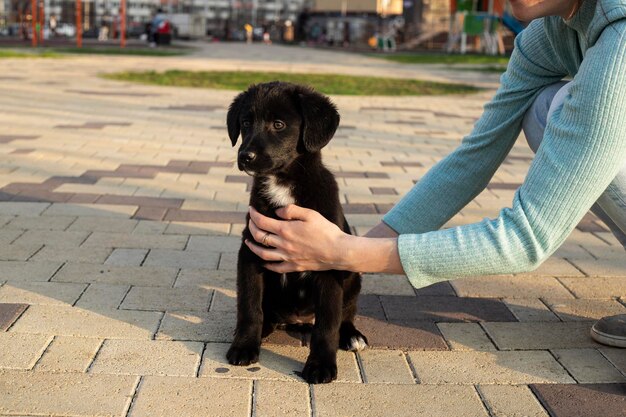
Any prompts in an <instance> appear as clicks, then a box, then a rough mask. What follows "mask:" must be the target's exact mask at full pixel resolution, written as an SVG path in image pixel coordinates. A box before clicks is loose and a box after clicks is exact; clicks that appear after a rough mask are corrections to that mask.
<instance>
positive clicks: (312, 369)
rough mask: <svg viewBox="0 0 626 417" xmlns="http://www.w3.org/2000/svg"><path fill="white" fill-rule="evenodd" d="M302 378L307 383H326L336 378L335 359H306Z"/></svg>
mask: <svg viewBox="0 0 626 417" xmlns="http://www.w3.org/2000/svg"><path fill="white" fill-rule="evenodd" d="M302 378H304V380H305V381H306V382H308V383H309V384H327V383H329V382H332V381H334V380H335V379H337V363H336V362H335V361H321V360H316V359H311V358H309V359H307V361H306V364H305V365H304V369H303V370H302Z"/></svg>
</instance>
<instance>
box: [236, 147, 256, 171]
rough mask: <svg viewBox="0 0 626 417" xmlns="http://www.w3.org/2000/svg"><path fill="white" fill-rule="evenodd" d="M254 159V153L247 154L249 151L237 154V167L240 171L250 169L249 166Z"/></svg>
mask: <svg viewBox="0 0 626 417" xmlns="http://www.w3.org/2000/svg"><path fill="white" fill-rule="evenodd" d="M255 159H256V153H254V152H249V151H244V152H239V156H238V157H237V165H239V169H240V170H244V169H246V168H249V167H250V164H252V163H253V162H254V161H255Z"/></svg>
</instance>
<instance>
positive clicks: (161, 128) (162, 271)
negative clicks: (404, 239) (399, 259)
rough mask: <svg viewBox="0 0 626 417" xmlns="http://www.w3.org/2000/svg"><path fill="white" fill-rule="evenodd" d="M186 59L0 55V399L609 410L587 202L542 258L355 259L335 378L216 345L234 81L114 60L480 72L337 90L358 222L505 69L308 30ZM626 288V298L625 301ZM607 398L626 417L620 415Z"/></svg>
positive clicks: (84, 406)
mask: <svg viewBox="0 0 626 417" xmlns="http://www.w3.org/2000/svg"><path fill="white" fill-rule="evenodd" d="M198 46H200V49H199V50H198V51H197V52H195V53H194V54H192V55H190V56H184V57H168V58H150V57H111V56H99V57H89V56H81V57H69V58H61V59H3V60H0V68H2V71H1V72H0V92H1V93H0V126H1V128H0V153H1V154H2V156H3V157H2V159H1V162H0V173H1V175H0V187H1V188H0V200H1V202H0V227H1V233H0V369H2V370H1V371H0V415H69V416H95V415H116V416H125V415H131V416H143V415H153V416H157V415H158V416H173V415H176V416H187V415H188V416H257V417H258V416H278V415H289V416H310V415H315V416H353V415H354V416H387V415H388V416H420V415H424V416H522V415H525V416H547V415H548V411H549V413H551V415H553V416H574V415H580V416H592V415H598V416H609V415H621V414H623V413H625V412H626V400H624V398H625V397H624V395H625V394H626V384H625V382H626V378H625V374H626V354H625V353H624V351H623V350H618V349H611V348H606V347H602V346H601V345H598V344H596V343H594V342H593V341H592V340H591V339H590V337H589V328H590V326H591V324H592V323H593V320H594V319H597V318H599V317H602V316H605V315H611V314H618V313H624V312H626V308H625V307H624V303H625V301H626V300H625V298H624V297H625V296H626V257H625V256H624V250H623V248H622V247H621V246H620V245H619V243H618V242H617V241H616V240H615V239H614V238H613V236H612V235H611V234H610V233H609V232H608V231H607V229H606V227H605V226H604V225H603V224H602V223H601V222H599V221H598V220H597V219H595V218H594V217H593V216H591V215H589V216H588V217H587V218H585V220H584V221H583V222H582V223H581V224H580V225H579V226H578V228H577V229H576V230H575V231H574V232H573V234H572V235H571V236H570V237H569V238H568V240H567V242H566V244H565V245H564V246H563V247H562V248H561V249H559V250H558V251H557V252H556V253H555V254H554V255H553V256H552V257H551V258H550V259H549V260H548V261H547V262H545V263H544V264H543V265H542V266H541V267H540V268H539V269H538V270H536V271H534V272H532V273H528V274H523V275H518V276H499V277H478V278H472V279H465V280H456V281H452V282H450V283H443V284H438V285H435V286H432V287H428V288H424V289H420V290H417V291H415V290H414V289H413V288H412V287H411V286H410V285H409V283H408V281H407V280H406V278H405V277H403V276H397V275H395V276H394V275H391V276H375V275H368V276H365V277H364V284H363V291H362V296H361V298H360V304H361V306H360V314H361V315H360V316H359V317H358V320H357V325H358V327H359V329H360V330H361V331H362V332H363V333H365V334H366V335H367V336H368V338H369V341H370V347H369V349H367V350H365V351H362V352H360V353H358V354H355V353H347V352H340V353H339V357H338V363H339V377H338V381H337V382H334V383H332V384H328V385H323V386H309V385H307V384H305V383H303V382H302V380H301V378H300V376H299V371H300V370H301V369H302V366H303V364H304V360H305V359H306V356H307V353H308V348H306V347H303V346H302V344H303V338H301V337H298V335H287V334H286V333H284V332H278V333H276V334H274V335H272V336H271V337H270V338H269V340H267V341H265V343H264V345H263V351H262V353H261V360H260V362H259V363H258V364H254V365H251V366H248V367H233V366H230V365H228V363H227V362H226V361H225V358H224V356H225V352H226V349H227V347H228V343H229V342H230V341H231V339H232V332H233V328H234V321H235V299H234V296H235V265H236V252H237V249H238V247H239V244H240V238H239V236H240V234H241V230H242V227H243V220H244V213H245V210H246V209H247V203H248V191H247V188H248V184H249V178H248V177H247V176H246V175H245V174H242V173H241V172H239V171H238V170H237V169H236V166H235V164H234V163H233V161H234V159H235V153H234V150H233V149H232V147H231V144H230V141H229V140H228V138H227V134H226V130H225V115H226V109H227V106H228V104H229V103H230V101H231V100H232V98H233V96H234V94H235V93H236V92H234V91H217V90H200V89H185V88H170V87H153V86H145V85H135V84H129V83H121V82H115V81H108V80H104V79H101V78H98V76H97V74H98V73H102V72H110V71H119V70H149V69H155V70H163V69H168V68H176V69H204V70H211V69H213V70H218V69H219V70H222V69H224V70H243V69H246V70H263V71H271V70H273V71H293V72H335V73H347V74H356V75H380V76H395V77H408V78H419V79H432V80H441V81H444V80H448V81H458V82H468V83H476V84H478V85H481V86H484V87H487V88H488V89H487V90H485V91H483V92H481V93H478V94H475V95H464V96H446V97H442V96H438V97H402V98H394V97H345V96H343V97H333V99H334V101H335V102H336V104H337V105H338V107H339V110H340V113H341V116H342V125H341V127H340V129H339V131H338V132H337V134H336V136H335V138H334V139H333V140H332V141H331V143H330V145H329V146H328V148H326V150H325V152H324V159H325V162H326V164H327V165H328V166H329V167H330V168H331V169H332V170H333V171H334V172H335V174H336V176H337V178H338V181H339V184H340V188H341V191H340V192H341V200H342V202H343V203H344V207H345V211H346V213H347V217H348V220H349V222H350V223H351V225H352V226H353V229H354V231H355V233H358V234H363V233H365V232H366V231H367V230H368V229H369V228H370V227H371V226H373V225H375V224H377V223H378V222H379V221H380V218H381V216H382V214H383V213H385V212H386V211H387V210H388V209H389V208H390V207H391V206H392V205H393V204H394V203H395V202H397V201H398V199H399V198H400V197H401V196H402V195H403V194H404V193H405V192H406V191H407V190H409V189H410V188H411V186H412V185H413V184H414V182H415V181H417V180H419V178H420V177H421V176H422V175H423V174H424V173H425V172H426V171H427V170H428V169H429V168H430V167H431V166H432V165H433V164H434V163H435V162H436V161H438V160H439V159H441V158H442V157H443V156H444V155H446V154H447V153H449V152H450V151H451V150H452V149H454V148H455V147H456V146H457V145H458V144H459V142H460V140H461V138H462V137H463V135H465V134H467V133H469V131H470V130H471V127H472V125H473V123H474V122H475V120H476V119H477V118H478V117H479V116H480V114H481V110H482V106H483V104H484V103H485V102H486V101H487V100H488V99H489V98H490V97H491V96H492V95H493V93H494V91H495V87H497V80H498V77H497V75H493V74H485V73H479V72H467V71H458V70H443V69H442V68H441V67H440V66H401V65H398V64H394V63H388V62H386V61H382V60H379V59H376V58H370V57H366V56H363V55H350V54H345V53H341V52H335V51H325V50H314V49H306V48H300V47H278V46H264V45H252V46H248V45H238V44H233V45H228V44H227V45H222V44H211V45H198ZM531 160H532V152H531V151H530V150H529V149H528V148H527V146H526V145H525V140H524V138H523V137H520V140H519V141H518V143H517V144H516V146H515V147H514V148H513V150H512V152H511V154H510V155H509V156H508V158H507V159H506V160H505V162H504V164H503V165H502V166H501V167H500V169H499V170H498V172H497V173H496V175H495V176H494V178H493V179H492V181H491V183H490V185H489V186H488V188H487V189H486V190H485V191H484V192H483V193H481V194H480V195H479V196H478V197H477V198H476V199H475V200H474V201H473V202H472V203H470V204H469V205H468V206H467V207H465V208H464V209H463V210H462V211H461V213H459V215H458V216H456V217H454V218H453V219H452V220H451V221H450V222H449V224H448V225H447V226H454V225H459V224H464V223H470V222H475V221H479V220H481V219H482V218H484V217H493V216H496V215H497V213H498V211H499V209H500V208H502V207H506V206H508V205H510V201H511V199H512V197H513V194H514V192H515V189H516V188H517V187H518V186H519V185H520V184H521V182H522V181H523V179H524V175H525V173H526V171H527V169H528V166H529V164H530V162H531ZM620 297H622V298H620ZM620 413H621V414H620Z"/></svg>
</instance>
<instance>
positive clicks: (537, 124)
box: [522, 81, 568, 153]
mask: <svg viewBox="0 0 626 417" xmlns="http://www.w3.org/2000/svg"><path fill="white" fill-rule="evenodd" d="M567 83H568V82H567V81H560V82H558V83H555V84H552V85H549V86H547V87H545V88H544V89H543V90H542V91H541V92H540V93H539V94H538V95H537V97H536V98H535V100H534V101H533V104H532V105H531V106H530V108H529V109H528V110H527V111H526V114H525V115H524V119H523V121H522V130H523V132H524V136H526V141H527V142H528V146H530V149H532V150H533V152H535V153H536V152H537V150H538V149H539V145H540V144H541V141H542V139H543V132H544V130H545V129H546V124H547V122H548V113H549V112H550V109H551V106H552V105H553V104H557V103H553V102H554V99H555V97H556V96H557V94H558V93H559V92H560V90H561V89H562V88H563V87H564V86H565V85H566V84H567ZM559 104H562V100H561V103H559Z"/></svg>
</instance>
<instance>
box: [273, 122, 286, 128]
mask: <svg viewBox="0 0 626 417" xmlns="http://www.w3.org/2000/svg"><path fill="white" fill-rule="evenodd" d="M284 128H285V123H283V122H281V121H280V120H276V121H275V122H274V129H276V130H283V129H284Z"/></svg>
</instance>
